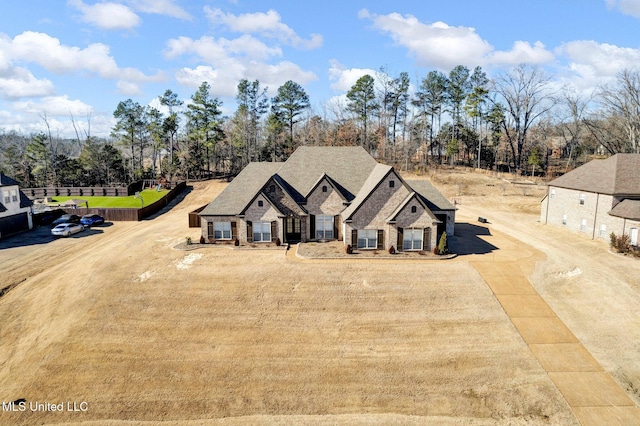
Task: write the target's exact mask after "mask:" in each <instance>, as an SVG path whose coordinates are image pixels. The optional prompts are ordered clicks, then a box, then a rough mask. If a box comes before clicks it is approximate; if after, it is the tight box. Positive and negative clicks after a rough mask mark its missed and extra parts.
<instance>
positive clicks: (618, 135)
mask: <svg viewBox="0 0 640 426" xmlns="http://www.w3.org/2000/svg"><path fill="white" fill-rule="evenodd" d="M597 98H598V100H599V101H600V103H601V105H602V108H603V112H604V114H605V117H606V120H604V121H603V120H597V119H592V120H589V121H588V124H589V130H591V132H592V134H593V136H594V137H595V138H596V139H597V141H598V142H599V143H600V144H601V145H602V146H603V147H604V148H605V149H606V150H607V151H609V153H611V154H616V153H618V152H631V153H636V154H640V71H638V70H633V71H632V70H624V71H622V72H620V74H618V77H617V78H616V81H615V83H613V84H610V85H605V86H602V87H600V89H599V90H598V93H597Z"/></svg>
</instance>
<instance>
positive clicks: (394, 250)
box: [389, 246, 396, 254]
mask: <svg viewBox="0 0 640 426" xmlns="http://www.w3.org/2000/svg"><path fill="white" fill-rule="evenodd" d="M389 254H396V249H395V247H393V246H391V247H389Z"/></svg>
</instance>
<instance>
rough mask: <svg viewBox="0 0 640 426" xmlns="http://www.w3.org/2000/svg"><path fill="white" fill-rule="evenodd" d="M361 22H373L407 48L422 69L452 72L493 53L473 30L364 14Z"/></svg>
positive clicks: (377, 27) (489, 46)
mask: <svg viewBox="0 0 640 426" xmlns="http://www.w3.org/2000/svg"><path fill="white" fill-rule="evenodd" d="M359 16H360V18H366V19H370V20H371V21H372V22H373V26H374V28H375V29H377V30H379V31H381V32H383V33H386V34H388V35H389V36H390V37H391V38H392V39H393V40H394V41H395V42H396V43H397V44H399V45H401V46H404V47H406V48H407V49H408V50H409V53H410V54H411V55H412V56H414V57H415V58H416V62H417V64H418V65H419V66H424V67H435V68H441V69H451V68H453V67H455V66H456V65H460V64H462V65H469V66H474V65H477V64H479V63H481V62H483V58H484V56H485V55H487V54H488V53H490V52H491V51H492V49H493V48H492V47H491V45H490V44H489V43H487V42H486V41H484V40H482V38H480V36H479V35H478V34H477V33H476V31H475V29H474V28H471V27H451V26H449V25H447V24H445V23H444V22H435V23H433V24H429V25H427V24H424V23H422V22H420V21H419V20H418V19H417V18H416V17H414V16H412V15H405V16H402V15H400V14H399V13H391V14H389V15H375V14H370V13H369V12H367V11H366V10H361V11H360V13H359Z"/></svg>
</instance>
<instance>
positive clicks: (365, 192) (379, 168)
mask: <svg viewBox="0 0 640 426" xmlns="http://www.w3.org/2000/svg"><path fill="white" fill-rule="evenodd" d="M391 173H394V174H395V175H396V176H397V177H398V179H399V180H400V182H402V183H403V185H404V181H403V180H402V178H401V177H400V175H398V174H397V173H395V171H394V170H393V167H391V166H387V165H385V164H379V163H376V167H374V169H373V171H372V172H371V174H370V175H369V177H368V178H367V180H366V181H365V182H364V184H363V185H362V188H360V191H358V194H357V195H356V197H355V198H354V199H353V201H352V202H351V204H350V205H349V207H347V208H346V209H344V211H343V212H342V220H349V219H351V218H352V216H353V215H354V214H355V213H356V211H358V209H359V208H360V206H361V205H362V204H364V202H365V201H366V200H367V199H368V198H369V196H370V195H371V194H372V193H373V192H374V191H375V190H376V188H378V186H380V183H381V182H382V181H383V180H384V179H386V177H387V176H389V174H391Z"/></svg>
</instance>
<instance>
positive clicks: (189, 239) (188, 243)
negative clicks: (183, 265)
mask: <svg viewBox="0 0 640 426" xmlns="http://www.w3.org/2000/svg"><path fill="white" fill-rule="evenodd" d="M185 240H186V243H187V245H188V246H190V245H191V237H185Z"/></svg>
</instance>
